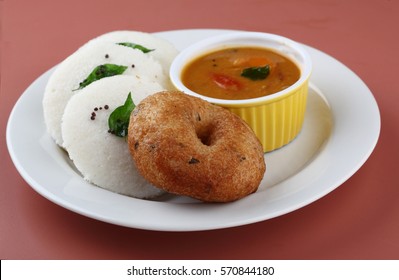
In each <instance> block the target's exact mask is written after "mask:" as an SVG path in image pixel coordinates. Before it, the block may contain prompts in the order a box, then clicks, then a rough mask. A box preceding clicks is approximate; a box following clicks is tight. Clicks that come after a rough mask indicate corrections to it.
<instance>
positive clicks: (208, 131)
mask: <svg viewBox="0 0 399 280" xmlns="http://www.w3.org/2000/svg"><path fill="white" fill-rule="evenodd" d="M196 133H197V137H198V139H199V140H200V141H201V143H202V144H204V145H205V146H212V144H213V137H212V135H213V130H212V127H201V129H199V130H198V131H196Z"/></svg>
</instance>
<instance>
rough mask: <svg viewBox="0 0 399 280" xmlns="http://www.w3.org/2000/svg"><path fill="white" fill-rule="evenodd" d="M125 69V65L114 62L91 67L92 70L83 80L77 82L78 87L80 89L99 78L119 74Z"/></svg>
mask: <svg viewBox="0 0 399 280" xmlns="http://www.w3.org/2000/svg"><path fill="white" fill-rule="evenodd" d="M126 69H127V66H123V65H115V64H102V65H99V66H97V67H96V68H94V69H93V71H92V72H91V73H90V74H89V76H87V78H86V79H84V80H83V82H81V83H79V88H77V89H75V90H78V89H82V88H84V87H86V86H88V85H90V84H91V83H93V82H95V81H97V80H100V79H102V78H105V77H111V76H115V75H120V74H122V73H123V72H125V70H126Z"/></svg>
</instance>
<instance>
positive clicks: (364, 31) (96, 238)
mask: <svg viewBox="0 0 399 280" xmlns="http://www.w3.org/2000/svg"><path fill="white" fill-rule="evenodd" d="M398 15H399V1H394V0H391V1H389V0H373V1H351V0H342V1H332V0H322V1H319V0H307V1H305V0H304V1H297V0H290V1H280V0H268V1H260V0H245V1H243V0H231V1H228V0H218V1H215V0H212V1H211V0H201V1H198V0H197V1H183V0H170V1H163V0H157V1H156V0H145V1H132V0H125V1H118V0H112V1H111V0H90V1H86V0H69V1H56V0H35V1H31V0H25V1H23V0H0V19H1V21H0V23H1V26H0V28H1V29H0V32H1V33H0V36H1V37H0V38H1V56H0V58H1V60H0V63H1V80H0V81H1V83H0V89H1V92H0V108H1V110H0V133H1V138H0V152H1V159H0V164H1V167H0V173H1V174H0V187H1V189H0V258H2V259H169V258H170V259H197V258H201V259H208V258H211V259H398V258H399V187H398V186H399V184H398V179H397V176H398V171H397V170H398V167H399V164H398V163H399V162H398V158H399V151H398V145H397V143H398V141H399V134H398V120H399V109H398V108H399V107H398V104H399V103H398V102H399V86H398V81H399V79H398V77H399V76H398V69H399V55H398V50H399V36H398V28H399V16H398ZM187 28H227V29H244V30H253V31H263V32H270V33H277V34H280V35H283V36H287V37H290V38H292V39H294V40H297V41H300V42H302V43H305V44H307V45H310V46H313V47H315V48H317V49H320V50H322V51H323V52H326V53H327V54H329V55H332V56H334V57H335V58H337V59H338V60H340V61H341V62H343V63H344V64H346V65H347V66H348V67H349V68H351V69H352V70H353V71H354V72H355V73H356V74H357V75H359V76H360V78H361V79H363V80H364V81H365V83H366V84H367V85H368V86H369V88H370V89H371V91H372V92H373V94H374V96H375V98H376V100H377V102H378V105H379V108H380V111H381V118H382V130H381V135H380V139H379V142H378V144H377V147H376V149H375V151H374V152H373V154H372V155H371V156H370V158H369V160H368V161H367V162H366V163H365V164H364V166H363V167H362V168H361V169H360V170H359V171H358V172H357V173H356V174H355V175H354V176H352V177H351V178H350V179H349V180H348V181H347V182H345V183H344V184H343V185H342V186H341V187H339V188H338V189H336V190H335V191H333V192H332V193H330V194H329V195H327V196H325V197H323V198H322V199H320V200H318V201H316V202H314V203H312V204H310V205H308V206H306V207H304V208H302V209H300V210H297V211H295V212H292V213H289V214H286V215H284V216H281V217H278V218H274V219H271V220H268V221H264V222H260V223H256V224H252V225H247V226H242V227H236V228H231V229H222V230H213V231H206V232H184V233H174V232H156V231H145V230H137V229H130V228H124V227H119V226H115V225H111V224H106V223H103V222H100V221H96V220H92V219H89V218H86V217H83V216H80V215H78V214H75V213H73V212H70V211H68V210H66V209H63V208H61V207H59V206H57V205H55V204H53V203H51V202H50V201H48V200H46V199H45V198H43V197H41V196H40V195H38V194H37V193H36V192H35V191H33V190H32V189H31V188H30V187H29V186H28V185H27V184H26V183H25V181H24V180H23V179H22V178H21V176H20V175H19V174H18V172H17V171H16V169H15V167H14V165H13V164H12V162H11V160H10V156H9V154H8V151H7V148H6V143H5V128H6V122H7V119H8V116H9V113H10V111H11V109H12V107H13V106H14V104H15V102H16V100H17V99H18V97H19V96H20V95H21V94H22V92H23V91H24V90H25V89H26V88H27V87H28V86H29V85H30V84H31V83H32V82H33V81H34V79H36V78H37V77H38V76H39V75H41V74H42V73H43V72H45V71H46V70H48V69H49V68H51V67H52V66H54V65H55V64H57V63H58V62H60V61H61V60H62V59H64V58H65V57H66V56H68V55H69V54H71V53H72V52H73V51H74V50H75V49H76V48H77V47H79V46H80V45H82V44H83V43H84V42H86V41H87V40H88V39H90V38H92V37H94V36H97V35H99V34H102V33H105V32H108V31H112V30H118V29H131V30H140V31H146V32H156V31H164V30H174V29H187Z"/></svg>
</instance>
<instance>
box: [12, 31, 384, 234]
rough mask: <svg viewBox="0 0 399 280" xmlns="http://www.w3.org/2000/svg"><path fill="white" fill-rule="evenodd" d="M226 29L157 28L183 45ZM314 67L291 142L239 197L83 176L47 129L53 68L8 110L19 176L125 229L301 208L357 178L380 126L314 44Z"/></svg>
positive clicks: (247, 218) (372, 108) (350, 77)
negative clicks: (118, 190)
mask: <svg viewBox="0 0 399 280" xmlns="http://www.w3.org/2000/svg"><path fill="white" fill-rule="evenodd" d="M223 32H230V31H227V30H203V29H198V30H177V31H168V32H160V33H157V35H159V36H160V37H163V38H165V39H168V40H169V41H171V42H173V43H174V44H175V45H176V47H177V48H179V49H183V48H184V47H186V46H188V45H189V44H191V43H194V42H196V41H198V40H200V39H203V38H206V37H208V36H212V35H217V34H220V33H223ZM305 47H306V49H307V50H308V51H309V53H310V55H311V57H312V60H313V64H314V70H313V74H312V77H311V90H310V95H309V102H308V108H307V111H306V118H305V123H304V127H303V130H302V132H301V133H300V135H299V136H298V137H297V138H296V139H295V140H294V141H293V142H292V143H291V144H289V145H287V146H285V147H283V148H281V149H279V150H277V151H274V152H272V153H268V154H266V155H265V158H266V164H267V171H266V175H265V177H264V179H263V181H262V183H261V185H260V187H259V190H258V191H257V192H256V193H254V194H252V195H250V196H248V197H246V198H244V199H241V200H239V201H237V202H233V203H227V204H209V203H201V202H198V201H195V200H192V199H188V198H183V197H173V196H170V197H169V196H166V197H164V198H162V199H160V200H158V201H148V200H140V199H135V198H131V197H127V196H123V195H118V194H115V193H112V192H109V191H106V190H103V189H100V188H98V187H95V186H93V185H90V184H89V183H87V182H85V181H84V180H83V179H82V178H81V177H80V175H79V173H78V172H76V170H75V168H74V167H73V164H72V163H71V162H70V161H69V159H68V156H67V155H66V154H65V152H63V151H62V150H61V149H60V148H58V147H57V146H56V145H55V144H54V142H53V141H52V140H51V138H50V136H49V135H48V134H47V133H46V128H45V125H44V122H43V116H42V97H43V92H44V88H45V85H46V83H47V80H48V78H49V76H50V75H51V73H52V72H53V70H54V69H50V70H49V71H47V72H46V73H44V74H43V75H42V76H40V77H39V78H38V79H37V80H36V81H35V82H34V83H32V84H31V85H30V86H29V87H28V89H27V90H26V91H25V92H24V93H23V95H22V96H21V97H20V99H19V100H18V102H17V103H16V104H15V107H14V109H13V110H12V112H11V115H10V118H9V121H8V126H7V145H8V149H9V152H10V155H11V158H12V160H13V162H14V164H15V166H16V168H17V169H18V171H19V172H20V174H21V176H22V177H23V178H24V179H25V180H26V181H27V182H28V184H29V185H31V186H32V188H33V189H35V190H36V191H37V192H38V193H39V194H41V195H43V196H44V197H46V198H47V199H49V200H51V201H53V202H54V203H56V204H58V205H61V206H62V207H65V208H67V209H69V210H72V211H74V212H76V213H79V214H82V215H85V216H88V217H91V218H94V219H97V220H101V221H104V222H108V223H112V224H117V225H122V226H126V227H133V228H141V229H151V230H164V231H195V230H209V229H217V228H226V227H233V226H239V225H245V224H250V223H254V222H258V221H263V220H267V219H270V218H273V217H276V216H279V215H283V214H285V213H288V212H291V211H294V210H296V209H298V208H300V207H303V206H305V205H307V204H309V203H311V202H313V201H315V200H317V199H319V198H321V197H322V196H324V195H326V194H328V193H329V192H331V191H332V190H334V189H335V188H336V187H338V186H339V185H341V184H342V183H343V182H344V181H345V180H347V179H348V178H349V177H350V176H352V175H353V174H354V173H355V172H356V171H357V170H358V169H359V168H360V167H361V165H362V164H363V163H364V162H365V161H366V160H367V158H368V157H369V155H370V154H371V152H372V151H373V149H374V147H375V145H376V143H377V140H378V136H379V132H380V115H379V110H378V106H377V103H376V102H375V99H374V97H373V95H372V93H371V92H370V90H369V89H368V88H367V86H366V85H365V84H364V83H363V82H362V81H361V80H360V78H359V77H357V76H356V75H355V74H354V73H353V72H352V71H351V70H349V69H348V68H347V67H346V66H344V65H343V64H341V63H340V62H338V61H337V60H335V59H334V58H332V57H330V56H328V55H326V54H325V53H322V52H320V51H318V50H316V49H314V48H311V47H308V46H305Z"/></svg>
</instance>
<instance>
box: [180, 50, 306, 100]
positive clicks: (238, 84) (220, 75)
mask: <svg viewBox="0 0 399 280" xmlns="http://www.w3.org/2000/svg"><path fill="white" fill-rule="evenodd" d="M266 65H269V67H270V68H269V69H270V71H269V74H268V76H267V77H266V78H265V79H261V80H251V79H249V78H246V77H243V76H241V73H242V71H243V70H244V69H246V68H250V67H264V66H266ZM299 76H300V70H299V68H298V66H297V65H296V64H295V63H294V62H292V61H291V60H290V59H288V58H286V57H285V56H283V55H281V54H278V53H277V52H274V51H272V50H269V49H265V48H256V47H238V48H228V49H222V50H218V51H215V52H211V53H208V54H205V55H203V56H201V57H199V58H197V59H194V60H193V61H192V62H191V63H189V64H188V65H187V66H186V67H185V69H184V70H183V72H182V77H181V78H182V82H183V84H184V85H185V86H186V87H187V88H189V89H190V90H192V91H194V92H196V93H198V94H201V95H204V96H208V97H213V98H219V99H234V100H238V99H251V98H257V97H261V96H266V95H269V94H273V93H276V92H279V91H281V90H283V89H285V88H287V87H289V86H291V85H293V84H294V83H295V82H296V81H298V79H299Z"/></svg>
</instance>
